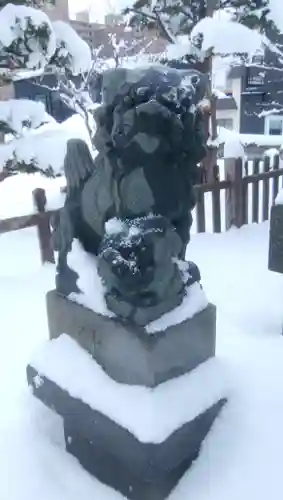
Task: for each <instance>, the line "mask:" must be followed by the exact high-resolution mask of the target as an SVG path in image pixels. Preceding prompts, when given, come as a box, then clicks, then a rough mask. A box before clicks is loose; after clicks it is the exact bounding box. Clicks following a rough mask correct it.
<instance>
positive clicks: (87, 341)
mask: <svg viewBox="0 0 283 500" xmlns="http://www.w3.org/2000/svg"><path fill="white" fill-rule="evenodd" d="M47 315H48V324H49V332H50V338H51V339H54V338H57V337H58V336H59V335H61V334H62V333H68V335H70V336H71V337H72V338H73V339H74V340H76V341H77V342H78V343H79V344H80V345H81V346H82V347H83V348H84V349H86V350H87V351H88V352H89V353H90V354H91V355H92V357H93V358H94V359H95V360H96V361H97V362H98V363H99V364H100V366H102V367H103V369H104V370H105V371H106V373H107V374H108V375H109V376H110V377H112V378H113V379H114V380H116V381H117V382H121V383H123V384H131V385H144V386H146V387H155V386H157V385H158V384H160V383H162V382H166V380H169V379H170V378H173V377H177V376H179V375H183V374H184V373H187V372H189V371H190V370H193V369H194V368H196V367H197V366H198V365H199V364H200V363H203V362H204V361H206V360H207V359H209V358H210V357H212V356H214V354H215V330H216V308H215V306H214V305H212V304H209V305H208V307H207V308H206V309H204V310H203V311H201V312H200V313H199V314H196V315H195V316H194V317H193V318H191V319H188V320H187V321H184V322H183V323H180V324H179V325H174V326H171V327H169V328H167V329H166V330H165V331H163V332H157V333H156V334H148V333H147V332H146V331H145V330H144V328H139V327H137V326H134V325H130V324H129V323H126V322H121V321H120V320H117V319H111V318H107V317H105V316H101V315H99V314H96V313H94V312H93V311H91V310H89V309H86V308H84V307H82V306H80V305H79V304H77V303H75V302H71V301H69V300H68V299H66V298H65V297H62V296H60V295H58V293H57V292H56V291H50V292H49V293H48V294H47Z"/></svg>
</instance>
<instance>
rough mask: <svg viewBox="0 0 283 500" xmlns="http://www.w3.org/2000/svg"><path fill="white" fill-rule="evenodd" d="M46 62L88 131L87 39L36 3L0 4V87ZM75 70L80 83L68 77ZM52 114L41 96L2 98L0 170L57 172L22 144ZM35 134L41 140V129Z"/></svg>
mask: <svg viewBox="0 0 283 500" xmlns="http://www.w3.org/2000/svg"><path fill="white" fill-rule="evenodd" d="M50 65H51V66H52V67H53V68H54V70H55V72H57V73H56V74H57V76H58V88H57V90H58V91H59V93H60V95H61V97H62V98H63V99H64V100H65V101H67V102H68V105H69V106H70V107H72V108H73V109H74V110H75V111H76V112H79V113H80V114H81V115H82V116H83V118H84V120H85V123H86V125H87V126H88V127H89V134H90V135H91V133H92V131H91V127H90V125H89V114H88V111H87V107H88V104H89V102H88V98H87V95H86V93H85V92H83V90H84V85H85V79H86V78H87V75H88V73H89V72H90V71H91V68H92V57H91V51H90V49H89V47H88V45H87V44H86V43H85V42H84V41H83V40H82V39H81V38H80V37H79V36H78V35H77V33H76V32H75V31H74V30H73V29H72V28H71V26H70V25H68V24H66V23H64V22H62V21H55V22H53V23H52V22H51V21H50V20H49V18H48V16H47V15H46V14H45V13H44V12H43V11H41V10H40V9H39V8H33V7H31V6H30V5H15V4H7V5H5V6H4V7H3V8H2V9H1V10H0V87H2V89H1V90H2V91H3V88H4V87H9V85H10V86H11V85H12V82H13V79H14V78H17V77H18V76H19V74H21V75H22V76H24V77H25V78H29V77H34V76H37V75H43V74H44V71H45V69H46V67H47V66H50ZM78 75H80V76H82V78H81V79H82V82H83V85H82V86H80V87H79V88H77V87H76V86H75V84H74V83H73V81H72V80H71V76H78ZM89 100H90V99H89ZM52 120H53V119H52V118H51V117H50V116H48V115H47V113H46V112H45V108H44V105H43V104H42V103H40V102H33V101H30V100H24V99H23V100H15V99H10V100H8V101H5V102H1V101H0V134H1V135H2V145H0V172H1V170H2V169H3V168H4V169H6V170H9V171H12V172H14V171H15V170H16V171H17V170H21V171H22V170H24V171H28V172H30V171H34V170H41V171H44V172H45V173H46V174H48V175H54V174H55V173H56V172H54V169H53V165H52V164H50V165H47V166H46V163H45V164H44V166H42V165H40V161H39V160H38V158H37V157H36V156H37V155H36V153H35V152H32V150H30V152H29V151H28V148H27V147H25V144H27V143H28V142H27V141H28V140H29V141H30V133H32V131H34V130H38V129H40V127H42V125H44V124H46V123H47V122H50V121H52ZM53 121H54V120H53ZM6 138H8V141H6V140H5V139H6ZM36 140H37V141H38V142H39V141H40V136H39V135H37V138H36ZM4 142H5V144H3V143H4ZM51 163H52V162H51Z"/></svg>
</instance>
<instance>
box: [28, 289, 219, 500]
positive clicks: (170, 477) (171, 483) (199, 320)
mask: <svg viewBox="0 0 283 500" xmlns="http://www.w3.org/2000/svg"><path fill="white" fill-rule="evenodd" d="M47 310H48V321H49V328H50V338H51V340H50V341H49V342H50V343H49V344H48V345H51V344H52V345H53V346H54V345H55V347H56V342H57V343H58V342H59V341H60V339H62V338H63V337H64V338H66V339H70V337H71V339H73V340H68V342H69V343H71V346H73V347H72V349H73V351H72V356H71V360H68V354H66V355H64V356H62V352H63V351H62V350H61V351H60V353H61V354H60V353H59V354H58V353H57V357H56V349H55V351H53V350H52V349H49V351H48V352H47V357H46V356H43V359H48V366H47V365H46V363H45V365H44V364H43V365H42V366H41V364H40V362H38V361H36V360H35V361H31V363H30V364H29V366H28V367H27V377H28V383H29V385H30V386H31V387H32V389H33V392H34V394H35V396H36V397H38V398H39V399H40V400H41V401H43V402H44V403H45V404H46V405H47V406H49V407H50V408H52V409H53V410H54V411H56V412H57V413H58V414H59V415H61V416H62V417H63V421H64V430H65V440H66V448H67V450H68V451H69V452H70V453H72V454H73V455H74V456H75V457H76V458H77V459H78V460H79V462H80V463H81V465H82V466H83V467H84V468H85V469H86V470H88V471H89V472H90V473H91V474H93V475H94V476H95V477H97V478H98V479H99V480H100V481H102V482H103V483H105V484H107V485H109V486H111V487H112V488H114V489H116V490H118V491H120V492H121V493H122V494H123V495H124V496H126V497H127V498H129V499H130V500H164V499H165V498H167V497H168V495H169V493H170V491H171V490H172V489H173V488H174V487H175V486H176V484H177V483H178V481H179V479H180V478H181V477H182V476H183V474H184V473H185V472H186V470H187V469H188V468H189V467H190V465H191V464H192V462H193V461H194V460H195V459H196V458H197V456H198V453H199V450H200V447H201V443H202V441H203V439H204V438H205V437H206V435H207V433H208V432H209V430H210V428H211V426H212V424H213V422H214V420H215V418H216V417H217V415H218V414H219V412H220V410H221V408H222V407H223V405H224V404H225V401H226V399H225V396H226V394H224V393H223V391H222V393H221V391H218V390H216V391H214V393H215V396H214V399H213V398H212V399H211V398H210V400H209V402H208V403H207V402H206V398H203V401H204V404H200V406H199V407H200V411H199V412H196V414H192V413H190V411H191V406H194V401H192V402H190V400H189V399H188V396H187V395H186V394H184V398H182V396H181V394H180V396H181V398H179V400H178V401H179V403H178V405H179V406H178V405H177V406H178V408H177V407H176V408H175V407H173V406H172V407H171V408H169V407H170V400H171V398H172V396H171V398H170V390H172V384H175V385H174V388H173V392H171V394H176V391H179V390H180V391H183V390H184V391H186V390H187V389H186V388H187V386H189V385H190V377H192V379H194V377H196V370H203V368H202V367H204V372H205V377H199V380H200V381H201V382H200V384H199V385H198V384H194V387H196V388H194V390H195V392H193V391H191V392H190V390H191V389H189V388H188V389H189V392H187V394H195V396H196V397H198V391H199V392H200V393H201V392H202V391H205V390H206V391H207V387H208V386H209V387H210V372H209V370H206V367H207V366H210V365H209V363H211V362H210V361H209V358H211V357H213V356H214V352H215V323H216V310H215V307H214V306H213V305H209V306H208V307H207V308H206V309H205V310H204V311H202V312H201V313H199V314H197V315H196V316H194V317H193V318H192V319H189V320H187V321H185V322H183V323H181V324H180V325H176V326H172V327H170V328H168V329H167V330H166V331H164V332H160V333H156V334H154V335H149V334H148V333H147V332H146V331H145V330H144V329H140V328H134V327H133V326H131V325H129V324H125V323H122V322H120V321H119V320H113V319H110V318H105V317H101V316H99V315H97V314H95V313H94V312H92V311H90V310H87V309H85V308H83V307H82V306H79V305H78V304H76V303H73V302H70V301H68V300H67V299H65V298H63V297H60V296H58V295H57V293H56V292H54V291H52V292H49V293H48V295H47ZM62 333H67V334H68V335H67V336H60V335H61V334H62ZM54 343H55V344H54ZM48 345H47V350H48ZM62 345H64V343H63V344H62ZM82 348H83V349H82ZM67 350H68V349H67ZM76 353H77V355H78V356H77V359H78V360H79V361H78V363H77V364H76V362H75V360H76ZM89 354H90V355H91V356H89ZM58 356H59V357H58ZM91 357H92V358H91ZM63 358H64V359H63ZM61 361H62V362H61ZM82 363H83V364H82ZM84 363H85V364H84ZM207 363H208V364H207ZM58 365H60V366H59V371H60V376H59V378H58V379H57V378H56V370H55V371H54V367H56V366H58ZM199 365H200V366H199ZM85 366H86V367H87V369H86V370H82V368H84V367H85ZM92 367H95V370H93V369H92ZM101 368H102V369H103V371H102V370H101ZM192 370H194V373H193V374H192V375H191V374H190V373H189V372H191V371H192ZM82 371H84V377H85V379H83V381H82V380H81V381H80V383H81V385H80V384H78V383H77V381H76V377H79V376H80V374H81V372H82ZM91 374H92V377H93V379H92V380H93V385H94V386H95V388H94V389H93V388H92V385H91V383H92V381H91V380H89V379H90V378H91ZM99 374H100V375H99ZM101 374H102V378H101ZM212 376H213V373H212ZM60 377H61V378H60ZM73 377H74V382H75V383H74V388H75V389H74V390H73V389H72V387H73V386H72V380H71V379H72V378H73ZM95 377H98V378H97V380H96V385H95V380H94V379H95ZM99 377H100V378H99ZM184 377H185V379H184ZM84 380H86V382H87V383H88V388H86V390H85V391H83V390H82V391H81V390H80V389H81V388H82V384H83V383H84ZM101 380H103V381H104V382H105V381H106V382H105V383H106V385H105V387H106V386H107V390H105V396H104V397H105V398H106V399H107V398H110V400H111V399H112V400H113V401H115V404H116V401H117V405H119V404H123V403H122V401H121V390H122V391H123V390H124V389H125V390H126V392H127V394H128V393H129V394H132V395H133V394H137V398H133V397H131V396H130V395H129V397H128V399H127V401H128V405H135V404H137V403H138V402H139V394H140V393H138V392H136V391H142V393H141V394H142V395H144V391H145V392H146V397H147V398H150V399H147V401H150V405H148V404H147V405H144V406H142V407H141V411H144V412H148V411H149V414H148V415H146V418H145V419H144V420H143V422H144V424H143V423H142V424H141V425H145V426H147V427H148V426H152V430H153V433H152V435H154V433H155V430H156V427H158V423H159V422H160V424H162V422H163V421H164V418H165V417H164V414H162V412H161V414H156V412H158V411H159V410H158V408H159V407H160V408H161V407H162V408H164V406H166V404H167V398H168V405H169V406H168V411H171V412H172V411H176V412H178V411H180V408H182V411H183V407H184V405H185V406H186V407H187V408H188V418H187V419H186V418H184V412H183V417H182V418H180V421H179V420H178V419H177V420H176V422H177V423H176V425H175V426H173V427H174V428H173V427H172V429H171V427H170V425H169V424H168V422H167V424H168V425H169V430H168V427H167V430H168V432H167V434H166V433H165V434H166V435H165V436H164V439H151V440H146V439H141V437H140V436H139V435H137V433H136V432H135V431H134V428H135V426H127V425H126V424H125V422H124V423H123V422H122V421H121V414H120V421H119V418H117V421H116V417H115V416H114V413H115V412H113V414H112V413H111V412H110V413H111V415H110V413H109V414H107V411H109V407H110V406H111V405H110V406H109V405H108V410H107V405H106V406H105V408H106V411H105V412H104V411H102V409H101V406H99V405H101V400H100V403H99V402H97V403H96V401H98V399H99V395H97V390H101V391H102V393H103V391H104V386H103V384H104V382H103V383H101V385H99V384H100V381H101ZM62 381H65V383H66V384H67V387H66V385H64V384H63V383H62ZM161 382H162V386H160V384H161ZM184 382H185V383H184ZM201 384H203V386H202V385H201ZM138 385H139V386H143V387H137V386H138ZM130 386H132V387H130ZM134 386H136V387H134ZM170 386H171V389H170ZM109 387H110V388H111V390H110V389H109ZM161 387H162V391H160V389H161ZM100 388H101V389H100ZM127 388H128V389H127ZM169 389H170V390H169ZM125 390H124V393H123V394H125ZM168 390H169V392H168V393H167V391H168ZM129 391H130V392H129ZM133 391H134V392H133ZM81 393H82V394H81ZM103 394H104V393H103ZM167 394H168V396H167ZM178 394H179V393H178ZM164 396H165V399H164ZM88 398H89V399H88ZM162 398H163V406H162V405H161V406H159V402H160V399H162ZM122 399H123V398H122ZM173 399H174V398H173ZM123 401H124V407H126V406H125V398H124V399H123ZM135 401H136V403H135ZM164 401H165V403H166V404H165V405H164ZM156 402H157V404H156ZM151 403H152V405H151ZM171 404H172V401H171ZM173 405H174V403H173ZM112 410H113V407H112ZM186 411H187V410H186ZM118 413H119V412H118ZM122 420H123V419H122ZM165 420H166V419H165ZM181 421H182V423H180V422H181ZM178 422H179V423H178ZM139 425H140V424H139ZM129 429H131V430H129ZM145 434H146V433H145ZM150 435H151V434H150Z"/></svg>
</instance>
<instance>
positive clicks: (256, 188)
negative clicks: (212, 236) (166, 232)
mask: <svg viewBox="0 0 283 500" xmlns="http://www.w3.org/2000/svg"><path fill="white" fill-rule="evenodd" d="M247 163H248V165H247ZM260 165H262V170H263V171H262V172H260ZM224 172H225V180H220V181H218V182H213V183H210V184H201V185H198V186H195V190H196V196H197V205H196V226H197V232H198V233H203V232H205V231H206V227H207V223H208V222H209V221H208V217H209V216H210V214H207V213H206V208H205V205H206V203H205V201H206V199H205V197H206V195H207V194H208V193H210V195H211V206H212V210H211V217H212V221H211V222H212V231H213V232H214V233H220V232H221V231H222V230H223V228H222V225H223V224H222V220H223V218H222V217H221V216H222V211H223V210H224V211H225V230H228V229H230V228H231V227H232V226H236V227H238V228H239V227H241V226H243V225H244V224H248V223H251V222H264V221H266V220H268V219H269V212H270V205H271V204H273V203H274V201H275V198H276V196H277V194H278V191H279V185H280V178H281V186H282V181H283V168H279V157H277V156H276V157H274V160H273V162H271V160H270V158H268V157H266V158H265V159H264V161H260V160H253V161H252V162H246V163H245V164H243V161H242V159H236V160H235V159H229V160H225V167H224ZM250 172H251V173H250ZM244 173H246V174H247V175H244ZM249 186H251V189H249ZM260 187H262V190H260ZM223 191H224V196H225V202H224V203H222V204H221V193H222V192H223ZM260 195H261V196H260ZM260 208H261V210H260ZM249 213H250V215H251V216H250V217H249Z"/></svg>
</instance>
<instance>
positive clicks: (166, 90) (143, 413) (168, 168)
mask: <svg viewBox="0 0 283 500" xmlns="http://www.w3.org/2000/svg"><path fill="white" fill-rule="evenodd" d="M101 80H102V89H103V101H102V105H101V106H100V107H99V108H97V110H96V114H95V119H96V123H97V131H96V136H95V138H94V146H95V148H96V149H97V150H98V154H97V156H96V157H95V159H94V160H93V158H92V156H91V154H90V152H89V149H88V146H87V145H86V144H85V143H84V142H83V141H81V140H70V141H69V142H68V145H67V153H66V158H65V175H66V181H67V195H66V201H65V205H64V207H63V208H62V209H61V211H60V215H59V217H57V218H56V220H55V221H54V234H53V238H54V245H55V249H56V251H57V254H58V258H57V272H56V288H55V289H54V290H51V291H50V292H48V294H47V297H46V305H47V316H48V326H49V333H50V339H49V341H47V342H46V344H45V345H44V346H43V347H42V348H41V349H40V350H39V352H38V353H36V354H35V355H34V357H33V358H32V359H31V361H30V363H29V365H28V367H27V378H28V383H29V385H30V386H31V387H32V390H33V393H34V395H35V396H36V397H38V398H39V399H40V400H41V401H43V402H44V403H45V404H46V405H47V406H49V407H50V408H52V410H54V411H55V412H57V413H58V414H59V415H60V416H61V417H62V418H63V423H64V432H65V442H66V450H67V451H68V452H69V453H71V454H72V455H74V456H75V457H76V458H77V459H78V461H79V462H80V463H81V465H82V466H83V467H84V468H85V469H86V470H87V471H88V472H89V473H91V474H92V475H94V476H95V477H96V478H97V479H98V480H100V481H102V482H103V483H105V484H107V485H109V486H110V487H112V488H113V489H115V490H117V491H119V492H120V493H122V494H123V495H124V496H125V497H126V498H128V499H129V500H165V499H166V498H168V496H169V495H170V492H171V491H172V490H173V489H174V488H175V486H176V485H177V483H178V481H179V480H180V479H181V477H182V476H183V475H184V474H185V473H186V472H187V470H188V469H189V467H190V465H191V464H192V463H193V461H194V460H195V459H196V458H197V457H198V454H199V452H200V448H201V444H202V442H203V440H204V438H205V437H206V435H207V434H208V432H209V430H210V428H211V426H212V424H213V422H214V420H215V418H216V417H217V416H218V415H219V413H220V411H221V409H222V407H223V406H224V404H225V402H226V399H227V387H226V385H225V375H224V374H223V373H222V371H221V367H220V365H219V363H218V360H217V359H216V358H215V341H216V308H215V306H214V305H212V304H210V303H208V301H207V299H206V297H205V293H204V291H203V289H202V286H201V283H200V281H201V276H200V272H199V270H198V268H197V266H196V265H195V264H194V263H192V262H190V261H188V262H187V261H185V253H186V247H187V244H188V242H189V238H190V227H191V223H192V217H191V213H190V212H191V210H192V208H193V207H194V204H195V199H194V192H193V183H194V178H196V176H197V164H198V163H199V162H200V161H201V160H202V159H203V157H204V155H205V140H204V135H203V133H202V115H201V112H200V111H198V106H197V105H198V102H199V101H200V100H202V99H203V97H204V94H203V92H204V90H203V89H204V88H205V85H204V84H203V75H201V74H200V73H198V72H196V71H192V72H190V73H188V72H186V73H184V72H182V71H177V70H172V69H169V68H166V67H162V66H156V67H155V66H151V67H147V68H141V69H139V70H128V69H123V68H118V69H115V70H108V71H106V72H105V73H104V74H103V75H102V79H101ZM101 500H103V499H101Z"/></svg>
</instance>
